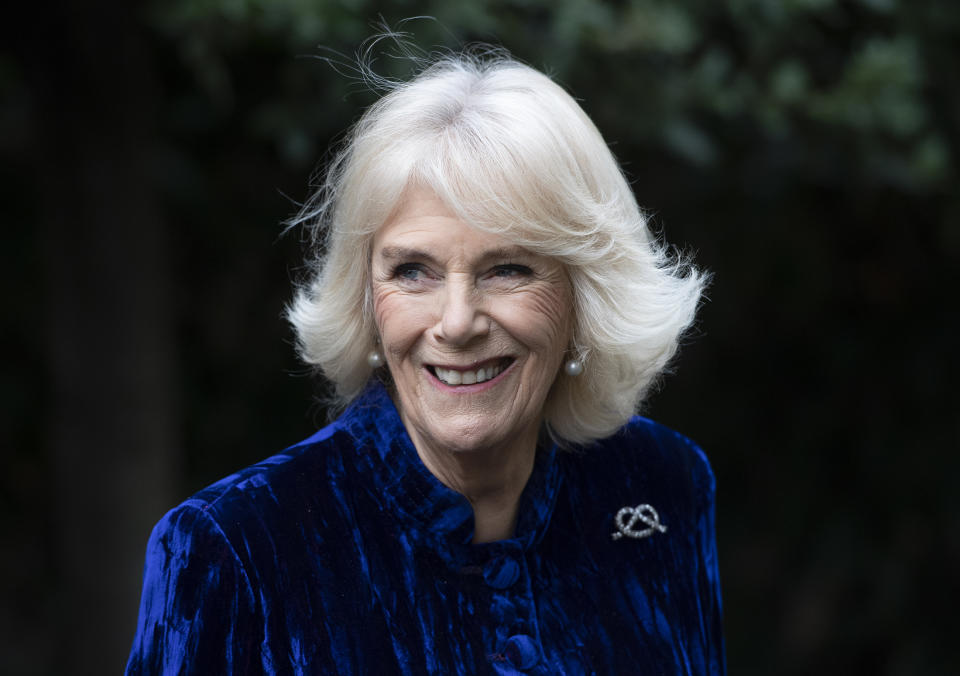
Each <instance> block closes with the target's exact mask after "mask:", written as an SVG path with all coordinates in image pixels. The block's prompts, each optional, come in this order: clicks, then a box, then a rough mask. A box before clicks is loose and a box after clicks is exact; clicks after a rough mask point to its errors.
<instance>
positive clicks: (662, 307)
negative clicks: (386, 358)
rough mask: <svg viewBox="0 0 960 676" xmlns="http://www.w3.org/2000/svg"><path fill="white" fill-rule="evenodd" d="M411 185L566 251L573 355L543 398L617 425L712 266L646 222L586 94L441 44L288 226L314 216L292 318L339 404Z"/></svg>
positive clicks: (651, 377)
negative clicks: (671, 247)
mask: <svg viewBox="0 0 960 676" xmlns="http://www.w3.org/2000/svg"><path fill="white" fill-rule="evenodd" d="M412 185H418V186H423V187H428V188H430V189H432V190H433V191H434V192H435V193H436V194H437V195H438V196H439V197H440V198H441V199H442V200H443V201H444V202H445V203H446V204H447V206H448V207H449V208H450V209H451V210H452V211H453V212H454V213H456V214H457V215H458V216H459V217H460V218H461V219H462V220H463V221H465V222H467V223H469V224H471V225H472V226H474V227H476V228H479V229H482V230H485V231H490V232H494V233H499V234H503V235H505V236H507V237H509V238H511V239H512V240H513V241H514V242H516V243H517V244H518V245H520V246H523V247H525V248H527V249H529V250H531V251H533V252H535V253H538V254H544V255H547V256H552V257H554V258H556V259H558V260H559V261H561V262H562V263H563V265H564V266H565V268H566V270H567V273H568V275H569V279H570V282H571V285H572V289H573V298H574V307H573V317H574V329H573V342H572V345H570V353H571V355H572V356H573V355H575V356H577V357H578V358H580V359H581V360H582V361H583V363H584V365H585V369H584V373H583V374H582V375H580V376H579V377H570V376H567V375H565V374H564V373H563V372H562V371H561V373H560V374H559V375H558V376H557V380H556V382H555V383H554V385H553V388H552V389H551V392H550V395H549V397H548V399H547V402H546V406H545V410H544V421H545V423H546V425H547V428H548V430H549V432H550V434H551V435H552V436H553V437H554V438H556V439H558V440H560V441H563V442H572V443H583V442H589V441H591V440H595V439H599V438H602V437H605V436H609V435H610V434H612V433H613V432H615V431H616V430H617V429H618V428H619V427H621V426H622V425H623V424H624V423H625V422H626V421H627V420H628V419H629V417H630V416H631V415H632V414H633V413H634V412H635V411H636V410H637V407H638V406H639V403H640V401H641V400H642V398H643V396H644V394H645V393H646V392H647V391H648V389H649V388H650V386H651V384H652V383H653V382H654V381H655V379H656V377H657V376H658V375H659V374H660V373H661V372H662V371H663V370H664V368H665V367H666V365H667V362H668V361H669V360H670V358H671V357H672V356H673V355H674V353H675V352H676V350H677V346H678V342H679V339H680V336H681V335H682V334H683V332H684V331H685V330H686V329H687V328H688V327H689V326H690V324H691V322H692V321H693V318H694V315H695V313H696V309H697V305H698V302H699V299H700V296H701V292H702V290H703V288H704V285H705V283H706V276H705V275H703V274H701V273H699V272H698V271H697V270H696V269H694V268H693V267H691V266H690V265H689V264H687V263H686V262H684V261H683V260H681V259H679V258H677V257H674V256H671V255H670V253H669V251H668V250H667V248H666V247H665V246H664V245H663V244H662V243H660V242H658V241H657V240H656V238H654V237H652V236H651V233H650V231H649V230H648V227H647V223H646V220H645V218H644V216H643V214H642V213H641V212H640V209H639V208H638V206H637V203H636V200H635V199H634V196H633V192H632V191H631V189H630V186H629V185H628V184H627V181H626V180H625V178H624V176H623V174H622V172H621V171H620V167H619V165H618V164H617V161H616V160H615V159H614V157H613V154H612V153H611V152H610V150H609V149H608V148H607V145H606V144H605V143H604V140H603V137H602V136H601V135H600V133H599V132H598V131H597V128H596V127H595V126H594V125H593V123H592V122H591V121H590V119H589V118H588V117H587V115H586V114H585V113H584V112H583V110H582V109H581V108H580V106H579V105H577V103H576V102H575V101H574V100H573V98H571V97H570V95H569V94H567V93H566V92H565V91H564V90H563V89H562V88H561V87H560V86H558V85H557V84H556V83H554V82H553V81H552V80H550V78H548V77H547V76H546V75H543V74H542V73H540V72H537V71H536V70H534V69H532V68H530V67H528V66H525V65H523V64H520V63H518V62H516V61H513V60H511V59H509V58H508V57H505V56H503V55H502V54H493V55H491V54H489V53H488V54H485V55H481V56H477V55H471V54H461V55H455V56H445V57H443V58H441V59H439V60H437V61H435V62H433V63H432V64H431V65H429V66H428V67H426V68H425V69H423V70H422V71H421V72H420V74H419V75H417V76H416V77H414V78H413V79H412V80H410V81H409V82H403V83H394V84H393V85H392V86H391V88H390V91H389V92H388V93H387V94H386V95H385V96H383V97H382V98H381V99H380V100H379V101H378V102H376V103H375V104H374V105H372V106H371V107H370V108H369V109H368V110H367V111H366V113H365V114H364V115H363V117H362V118H361V119H360V120H359V122H358V123H357V124H356V125H355V127H354V128H353V129H352V131H351V132H350V133H349V135H348V136H347V137H346V142H345V145H344V147H343V149H342V150H341V151H340V152H339V153H338V154H337V155H336V156H335V157H334V159H333V160H332V162H331V163H330V165H329V167H328V168H327V171H326V173H325V176H324V180H323V181H322V184H321V185H320V187H319V189H318V190H317V192H316V193H315V194H314V196H313V197H312V198H311V199H310V200H309V201H308V202H307V204H306V205H305V206H304V208H303V210H302V211H301V212H300V214H299V215H298V216H297V217H296V218H295V219H293V221H292V223H293V224H306V225H309V226H310V227H311V228H313V234H314V243H315V251H316V257H315V259H314V260H313V261H312V263H311V271H312V273H311V274H312V278H311V279H310V280H309V281H308V282H307V283H306V284H305V285H303V286H302V287H300V288H299V289H298V290H297V293H296V296H295V298H294V300H293V302H292V304H291V305H290V307H289V308H288V312H287V316H288V318H289V320H290V322H291V323H292V324H293V327H294V329H295V331H296V335H297V341H298V348H299V352H300V355H301V357H302V358H303V360H304V361H306V362H307V363H308V364H311V365H313V366H314V367H316V368H317V369H319V371H320V372H321V373H322V374H323V375H324V376H326V378H328V379H329V380H330V381H331V382H332V383H333V385H334V386H335V392H336V397H337V400H338V403H340V404H345V403H347V402H349V401H350V400H351V399H353V398H354V397H355V396H357V395H358V394H359V393H360V392H361V391H362V390H363V389H364V387H365V386H366V384H367V383H368V381H369V380H370V378H371V376H372V371H371V368H370V366H369V365H368V364H367V359H366V357H367V354H368V353H369V352H370V351H371V350H372V349H373V348H374V347H375V336H376V327H375V325H374V319H373V313H372V303H371V298H370V258H371V243H372V240H373V236H374V234H375V233H376V232H377V230H378V229H379V228H380V227H381V226H382V225H383V224H384V223H385V222H386V221H387V219H388V218H389V216H390V214H391V212H392V211H393V210H394V209H395V207H396V206H397V204H398V202H399V200H400V199H401V198H402V196H403V194H404V192H405V190H406V189H407V188H408V187H409V186H412Z"/></svg>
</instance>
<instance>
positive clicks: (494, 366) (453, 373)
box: [427, 357, 513, 386]
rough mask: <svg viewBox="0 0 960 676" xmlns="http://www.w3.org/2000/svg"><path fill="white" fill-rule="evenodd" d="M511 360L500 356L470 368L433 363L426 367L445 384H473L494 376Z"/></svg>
mask: <svg viewBox="0 0 960 676" xmlns="http://www.w3.org/2000/svg"><path fill="white" fill-rule="evenodd" d="M512 361H513V358H512V357H502V358H498V359H493V360H489V361H487V362H484V363H482V364H480V365H479V366H473V367H470V368H458V367H449V366H447V367H444V366H435V365H430V366H427V368H428V369H430V372H431V373H433V375H435V376H436V377H437V380H439V381H440V382H442V383H444V384H445V385H450V386H457V385H475V384H477V383H483V382H486V381H488V380H491V379H493V378H496V377H497V376H498V375H500V374H501V373H502V372H503V371H504V369H506V368H507V367H509V366H510V363H511V362H512Z"/></svg>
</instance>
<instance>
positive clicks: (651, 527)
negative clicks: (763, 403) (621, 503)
mask: <svg viewBox="0 0 960 676" xmlns="http://www.w3.org/2000/svg"><path fill="white" fill-rule="evenodd" d="M638 521H639V522H641V523H642V524H644V525H645V526H646V528H642V529H634V526H635V525H637V522H638ZM613 523H614V525H616V527H617V532H616V533H611V535H610V537H611V538H613V539H614V540H619V539H620V538H622V537H623V536H624V535H626V536H627V537H628V538H638V539H639V538H646V537H650V536H651V535H653V534H654V533H655V532H657V531H659V532H661V533H666V532H667V527H666V526H664V525H663V524H662V523H660V515H659V514H657V510H655V509H654V508H653V507H651V506H650V505H637V506H636V507H624V508H622V509H621V510H620V511H619V512H617V516H616V517H614V519H613Z"/></svg>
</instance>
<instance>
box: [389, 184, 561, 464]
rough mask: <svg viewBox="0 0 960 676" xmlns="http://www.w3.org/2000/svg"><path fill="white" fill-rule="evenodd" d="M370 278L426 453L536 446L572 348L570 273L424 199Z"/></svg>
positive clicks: (398, 381)
mask: <svg viewBox="0 0 960 676" xmlns="http://www.w3.org/2000/svg"><path fill="white" fill-rule="evenodd" d="M371 268H372V269H371V272H372V275H371V277H372V288H373V307H374V314H375V320H376V324H377V329H378V331H379V335H380V340H381V343H382V347H383V352H384V356H385V357H386V360H387V366H388V367H389V369H390V373H391V375H392V376H393V381H394V383H395V385H396V390H397V396H398V398H399V401H398V404H399V407H400V412H401V416H402V418H403V421H404V424H405V425H406V428H407V430H408V431H409V432H410V435H411V438H412V439H413V441H414V443H415V444H416V445H417V447H418V449H422V447H423V446H424V445H425V446H427V447H430V448H432V449H433V450H435V451H443V450H450V451H475V450H482V449H485V448H494V447H505V446H508V445H510V444H511V443H514V442H518V443H525V442H529V443H534V442H535V439H536V435H537V432H538V430H539V426H540V422H541V419H542V412H543V406H544V402H545V401H546V398H547V394H548V392H549V391H550V387H551V385H552V384H553V382H554V380H555V379H556V377H557V374H558V371H559V369H560V364H561V361H562V360H563V355H564V352H565V350H566V349H567V346H568V344H569V341H570V325H571V320H570V314H571V292H570V286H569V282H568V281H567V277H566V274H565V272H564V270H563V267H562V266H561V265H560V264H559V263H558V262H556V261H554V260H552V259H550V258H546V257H544V256H539V255H535V254H532V253H530V252H528V251H526V250H524V249H522V248H519V247H517V246H515V245H513V244H512V243H511V242H510V241H509V240H508V239H507V238H505V237H503V236H500V235H495V234H490V233H486V232H483V231H480V230H476V229H474V228H473V227H471V226H469V225H467V224H466V223H464V222H463V221H461V220H459V219H458V218H457V217H456V216H455V215H454V214H453V213H452V212H451V211H450V210H449V209H448V208H447V207H446V206H445V205H444V204H443V203H442V202H441V201H440V200H439V199H438V198H437V197H436V196H435V195H434V194H433V193H432V192H428V191H414V192H412V193H411V194H409V195H408V197H407V199H406V200H405V201H404V202H403V204H402V205H401V207H400V209H399V210H398V212H397V213H396V214H395V216H394V217H393V218H392V219H391V220H390V221H388V222H387V223H386V224H385V225H384V226H383V227H381V228H380V230H379V232H378V233H377V234H376V236H375V237H374V240H373V256H372V261H371Z"/></svg>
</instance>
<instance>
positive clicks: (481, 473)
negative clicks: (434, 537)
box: [410, 427, 537, 543]
mask: <svg viewBox="0 0 960 676" xmlns="http://www.w3.org/2000/svg"><path fill="white" fill-rule="evenodd" d="M410 436H411V439H412V440H413V445H414V447H415V448H416V449H417V455H419V456H420V460H421V461H422V462H423V464H424V465H425V466H426V468H427V469H428V470H430V472H431V473H432V474H433V475H434V476H435V477H437V479H438V480H439V481H440V482H441V483H442V484H444V485H445V486H446V487H447V488H450V489H452V490H455V491H457V492H458V493H460V494H461V495H463V496H464V497H466V498H467V500H469V501H470V505H471V507H473V522H474V531H473V542H474V543H481V542H494V541H496V540H506V539H509V538H511V537H513V533H514V530H515V529H516V525H517V511H518V508H519V505H520V494H521V493H523V489H524V487H525V486H526V485H527V480H528V479H529V478H530V474H531V472H532V471H533V463H534V459H535V457H536V452H537V428H536V427H533V429H532V430H531V431H529V432H527V433H526V434H523V435H520V436H519V437H517V438H515V439H512V440H510V441H509V442H507V443H504V444H502V445H499V446H493V447H490V448H484V449H476V450H471V451H450V450H448V449H438V448H434V447H432V446H431V445H430V444H429V443H426V441H425V440H422V439H419V438H417V436H416V435H415V433H413V431H412V430H411V434H410Z"/></svg>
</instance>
